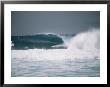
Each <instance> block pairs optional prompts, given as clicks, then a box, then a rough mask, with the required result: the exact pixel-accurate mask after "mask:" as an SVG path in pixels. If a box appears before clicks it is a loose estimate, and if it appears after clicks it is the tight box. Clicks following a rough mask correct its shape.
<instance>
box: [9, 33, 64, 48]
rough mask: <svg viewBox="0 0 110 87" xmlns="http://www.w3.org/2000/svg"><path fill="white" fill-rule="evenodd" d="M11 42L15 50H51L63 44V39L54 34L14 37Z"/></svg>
mask: <svg viewBox="0 0 110 87" xmlns="http://www.w3.org/2000/svg"><path fill="white" fill-rule="evenodd" d="M11 40H12V43H13V44H14V45H12V48H13V49H33V48H40V49H41V48H51V46H54V45H58V44H62V43H63V40H62V38H61V37H59V36H57V35H54V34H36V35H28V36H12V38H11Z"/></svg>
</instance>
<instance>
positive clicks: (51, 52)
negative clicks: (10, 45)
mask: <svg viewBox="0 0 110 87" xmlns="http://www.w3.org/2000/svg"><path fill="white" fill-rule="evenodd" d="M11 55H12V58H22V59H23V58H24V59H30V60H33V61H39V60H62V59H71V60H73V59H77V58H80V59H84V58H87V59H88V58H98V59H99V58H100V30H99V29H94V30H91V31H86V32H82V33H79V34H77V35H75V36H74V37H72V39H71V40H70V42H69V43H68V45H67V49H27V50H12V54H11Z"/></svg>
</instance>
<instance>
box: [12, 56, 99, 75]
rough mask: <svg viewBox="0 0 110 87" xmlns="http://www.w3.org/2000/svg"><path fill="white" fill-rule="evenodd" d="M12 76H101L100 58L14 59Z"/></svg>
mask: <svg viewBox="0 0 110 87" xmlns="http://www.w3.org/2000/svg"><path fill="white" fill-rule="evenodd" d="M11 70H12V73H11V76H12V77H38V76H41V77H42V76H43V77H99V76H100V61H99V59H88V60H87V59H84V60H83V59H76V60H68V59H67V60H58V61H57V60H56V61H55V60H54V61H53V60H48V61H30V60H26V59H18V58H13V59H12V68H11Z"/></svg>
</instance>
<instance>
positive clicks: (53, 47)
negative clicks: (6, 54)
mask: <svg viewBox="0 0 110 87" xmlns="http://www.w3.org/2000/svg"><path fill="white" fill-rule="evenodd" d="M45 37H47V38H50V39H47V38H41V37H39V38H40V39H37V40H36V41H35V42H34V40H29V39H30V37H29V38H28V39H26V38H27V37H23V39H22V37H19V38H18V37H17V40H15V41H14V40H13V39H12V43H13V45H12V46H13V47H12V51H11V76H12V77H99V76H100V31H99V29H94V30H91V31H86V32H82V33H79V34H76V35H63V36H60V35H57V36H55V35H54V36H53V35H48V34H47V36H45ZM56 37H57V38H56ZM36 38H38V37H36ZM53 38H54V39H57V40H52V39H53ZM31 39H32V38H31ZM41 39H42V40H41ZM27 40H28V41H27ZM60 40H61V41H60ZM26 41H27V42H26ZM57 41H58V42H57ZM14 42H16V43H14ZM24 42H26V43H24ZM30 42H31V43H30ZM39 42H40V43H41V44H42V45H40V48H37V47H38V46H39V44H38V43H39ZM27 43H28V44H27ZM33 43H34V44H33ZM35 43H37V45H35ZM30 44H32V45H34V48H32V47H33V46H30ZM45 44H46V45H45ZM48 44H49V45H48ZM20 46H22V47H20ZM25 46H26V49H24V48H25ZM29 47H31V48H29Z"/></svg>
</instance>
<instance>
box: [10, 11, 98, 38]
mask: <svg viewBox="0 0 110 87" xmlns="http://www.w3.org/2000/svg"><path fill="white" fill-rule="evenodd" d="M91 28H100V12H99V11H12V12H11V34H12V36H20V35H33V34H37V33H55V34H76V33H79V32H83V31H86V30H89V29H91Z"/></svg>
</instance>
